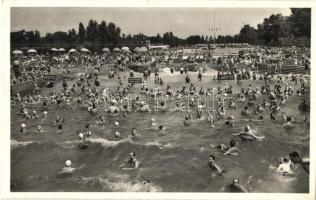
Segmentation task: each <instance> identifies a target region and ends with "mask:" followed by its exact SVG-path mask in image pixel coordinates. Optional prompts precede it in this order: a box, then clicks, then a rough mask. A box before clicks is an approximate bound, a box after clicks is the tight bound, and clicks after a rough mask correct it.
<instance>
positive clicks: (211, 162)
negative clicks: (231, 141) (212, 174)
mask: <svg viewBox="0 0 316 200" xmlns="http://www.w3.org/2000/svg"><path fill="white" fill-rule="evenodd" d="M208 167H209V168H210V169H211V170H215V171H216V173H217V174H218V175H221V174H223V173H224V170H223V169H221V168H220V167H219V166H218V165H217V164H216V162H215V156H214V155H212V154H211V155H210V157H209V159H208Z"/></svg>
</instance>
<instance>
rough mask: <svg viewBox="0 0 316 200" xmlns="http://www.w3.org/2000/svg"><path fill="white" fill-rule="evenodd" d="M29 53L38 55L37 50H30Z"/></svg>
mask: <svg viewBox="0 0 316 200" xmlns="http://www.w3.org/2000/svg"><path fill="white" fill-rule="evenodd" d="M27 52H28V53H37V51H36V50H35V49H29V50H28V51H27Z"/></svg>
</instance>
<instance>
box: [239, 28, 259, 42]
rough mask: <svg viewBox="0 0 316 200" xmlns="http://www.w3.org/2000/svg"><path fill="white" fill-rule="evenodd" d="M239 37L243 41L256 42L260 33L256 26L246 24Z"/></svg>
mask: <svg viewBox="0 0 316 200" xmlns="http://www.w3.org/2000/svg"><path fill="white" fill-rule="evenodd" d="M239 39H240V41H241V42H245V43H250V44H255V43H256V41H257V40H258V33H257V31H256V29H255V28H254V27H252V26H250V25H249V24H246V25H244V27H242V28H241V30H240V32H239Z"/></svg>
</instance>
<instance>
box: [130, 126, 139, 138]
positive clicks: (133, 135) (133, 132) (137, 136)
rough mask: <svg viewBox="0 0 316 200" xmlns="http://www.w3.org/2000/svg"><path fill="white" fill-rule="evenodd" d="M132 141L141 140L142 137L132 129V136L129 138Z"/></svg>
mask: <svg viewBox="0 0 316 200" xmlns="http://www.w3.org/2000/svg"><path fill="white" fill-rule="evenodd" d="M128 137H129V138H130V139H131V140H136V139H138V138H140V135H139V134H137V131H136V128H132V132H131V134H130V135H129V136H128Z"/></svg>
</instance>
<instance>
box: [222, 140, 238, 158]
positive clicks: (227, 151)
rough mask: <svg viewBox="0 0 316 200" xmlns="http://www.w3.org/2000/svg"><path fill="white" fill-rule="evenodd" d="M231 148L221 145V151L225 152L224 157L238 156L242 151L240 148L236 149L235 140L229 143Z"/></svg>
mask: <svg viewBox="0 0 316 200" xmlns="http://www.w3.org/2000/svg"><path fill="white" fill-rule="evenodd" d="M229 145H230V147H227V146H226V145H225V144H221V145H219V146H218V148H220V149H221V151H222V152H223V155H225V156H226V155H232V156H237V155H238V154H239V153H240V152H241V151H240V150H239V148H238V147H236V146H235V145H236V141H235V140H231V141H230V142H229Z"/></svg>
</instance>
